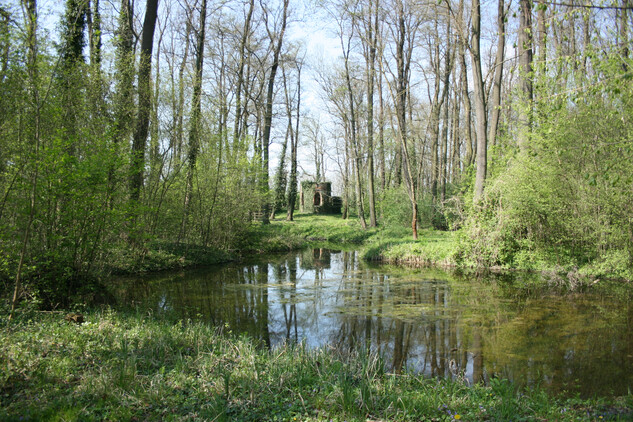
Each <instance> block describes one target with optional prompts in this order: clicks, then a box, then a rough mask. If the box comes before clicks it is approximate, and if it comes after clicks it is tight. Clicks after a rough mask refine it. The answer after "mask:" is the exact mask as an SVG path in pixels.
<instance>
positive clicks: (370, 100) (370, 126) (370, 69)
mask: <svg viewBox="0 0 633 422" xmlns="http://www.w3.org/2000/svg"><path fill="white" fill-rule="evenodd" d="M373 5H374V2H373V1H372V0H369V16H368V19H367V21H368V23H367V41H368V43H369V45H368V46H367V48H366V50H367V51H366V55H365V57H366V62H367V184H368V186H367V189H368V200H369V225H370V227H376V225H377V222H376V200H375V198H374V192H375V188H374V86H375V81H376V43H377V37H378V15H379V12H378V0H375V14H374V10H373ZM374 19H375V21H374Z"/></svg>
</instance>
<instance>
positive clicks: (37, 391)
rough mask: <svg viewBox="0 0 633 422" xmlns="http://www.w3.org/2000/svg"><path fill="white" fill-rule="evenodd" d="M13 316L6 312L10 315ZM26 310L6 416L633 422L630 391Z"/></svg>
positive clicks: (0, 334) (213, 331)
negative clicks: (471, 375) (395, 363)
mask: <svg viewBox="0 0 633 422" xmlns="http://www.w3.org/2000/svg"><path fill="white" fill-rule="evenodd" d="M2 314H3V315H2V320H6V319H5V317H6V310H3V311H2ZM84 320H85V322H84V323H83V324H75V323H71V322H67V321H65V320H64V314H62V313H41V312H29V311H22V312H20V313H18V314H17V315H16V318H15V319H14V321H13V322H12V323H11V325H9V326H8V327H3V329H2V330H1V331H0V361H2V362H5V364H4V365H2V366H1V367H0V420H60V421H61V420H65V421H75V420H77V421H79V420H81V421H90V420H117V421H135V420H253V421H255V420H271V421H272V420H283V421H293V420H299V421H320V420H334V421H337V420H338V421H342V420H348V421H366V420H372V421H375V420H429V421H450V420H466V421H475V420H491V421H494V420H534V421H536V420H557V421H572V420H574V421H576V420H586V421H589V420H591V421H595V420H630V418H631V417H633V396H631V395H628V396H626V397H620V398H596V399H589V400H581V399H578V398H572V399H568V398H558V397H554V396H551V395H549V394H547V393H546V392H544V391H543V390H539V389H531V390H518V389H516V388H515V387H514V386H513V385H512V384H510V383H509V382H507V381H502V380H495V381H493V382H491V385H489V386H483V385H474V386H469V385H467V384H466V383H465V382H463V381H461V380H459V379H458V380H436V379H427V378H423V377H419V376H414V375H411V374H399V375H395V374H390V373H387V372H385V370H384V367H383V365H382V362H381V361H380V359H379V358H378V357H376V356H373V355H368V354H364V353H361V354H354V355H347V354H345V353H341V352H340V351H337V350H333V349H321V350H308V349H306V348H305V347H302V346H301V345H295V346H293V345H288V346H284V347H280V348H275V349H273V350H267V349H265V348H263V347H258V345H257V342H255V341H253V340H252V339H250V338H246V337H237V336H235V335H233V334H232V333H231V332H226V331H225V332H222V330H219V329H218V328H216V327H210V326H209V325H207V324H204V323H200V322H191V321H177V322H174V321H170V320H167V319H159V318H157V317H156V316H149V315H146V314H145V315H142V314H138V313H119V312H115V311H113V310H111V309H103V310H88V311H86V312H84Z"/></svg>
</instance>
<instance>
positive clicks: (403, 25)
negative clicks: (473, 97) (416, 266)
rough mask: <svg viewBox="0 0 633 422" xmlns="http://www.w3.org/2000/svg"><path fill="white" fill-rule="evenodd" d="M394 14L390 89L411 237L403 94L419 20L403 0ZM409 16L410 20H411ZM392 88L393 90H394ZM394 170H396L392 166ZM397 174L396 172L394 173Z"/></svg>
mask: <svg viewBox="0 0 633 422" xmlns="http://www.w3.org/2000/svg"><path fill="white" fill-rule="evenodd" d="M395 8H396V10H395V12H396V14H395V17H394V21H395V22H394V25H393V27H394V30H393V33H394V35H395V40H396V45H395V49H396V57H395V58H396V75H397V76H396V81H395V85H396V86H395V90H392V96H393V97H394V101H395V105H396V117H397V119H396V120H397V121H398V138H399V140H400V147H401V153H402V172H403V173H404V180H405V187H406V190H407V194H408V196H409V201H410V202H411V211H412V213H411V214H412V216H411V230H412V232H413V238H414V239H416V240H417V238H418V200H417V193H416V187H415V182H414V178H413V174H412V172H413V169H412V163H413V161H412V159H411V154H410V141H409V135H408V131H407V98H408V93H409V82H410V70H411V56H412V49H413V43H412V40H413V39H414V38H415V34H416V32H417V29H418V27H419V22H417V21H416V20H415V17H412V13H410V11H405V5H404V2H403V0H396V4H395ZM412 19H413V21H411V20H412ZM394 91H395V92H394ZM396 171H398V170H397V169H396ZM396 174H397V173H396Z"/></svg>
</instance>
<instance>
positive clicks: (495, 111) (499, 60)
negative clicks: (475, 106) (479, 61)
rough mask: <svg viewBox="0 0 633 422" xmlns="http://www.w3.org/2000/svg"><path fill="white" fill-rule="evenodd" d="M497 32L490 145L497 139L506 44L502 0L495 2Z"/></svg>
mask: <svg viewBox="0 0 633 422" xmlns="http://www.w3.org/2000/svg"><path fill="white" fill-rule="evenodd" d="M497 32H498V35H497V37H498V38H497V54H496V57H495V75H494V80H493V87H492V98H491V103H490V125H489V128H488V141H489V142H490V145H491V146H494V145H495V143H496V140H497V130H498V128H499V116H500V115H501V82H502V81H503V61H504V57H505V54H504V53H505V44H506V11H505V5H504V0H498V3H497Z"/></svg>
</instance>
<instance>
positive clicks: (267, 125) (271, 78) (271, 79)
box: [260, 0, 289, 224]
mask: <svg viewBox="0 0 633 422" xmlns="http://www.w3.org/2000/svg"><path fill="white" fill-rule="evenodd" d="M288 2H289V0H284V6H283V12H282V17H281V19H282V21H281V30H280V31H279V34H278V35H277V37H278V38H277V44H276V46H275V47H274V49H273V62H272V66H271V68H270V74H269V75H268V91H267V93H266V111H265V114H264V131H263V136H262V152H263V155H262V157H263V162H262V178H261V181H260V183H261V189H262V193H263V195H264V205H263V209H262V213H263V217H262V223H264V224H268V223H269V220H268V214H269V208H270V198H269V192H270V187H269V186H268V159H269V158H268V153H269V146H270V130H271V128H272V121H273V95H274V87H275V76H276V75H277V68H278V67H279V55H280V53H281V46H282V45H283V41H284V33H285V32H286V20H287V15H288ZM268 36H269V38H270V41H271V43H272V42H273V41H274V36H273V34H272V33H270V31H269V32H268Z"/></svg>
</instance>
